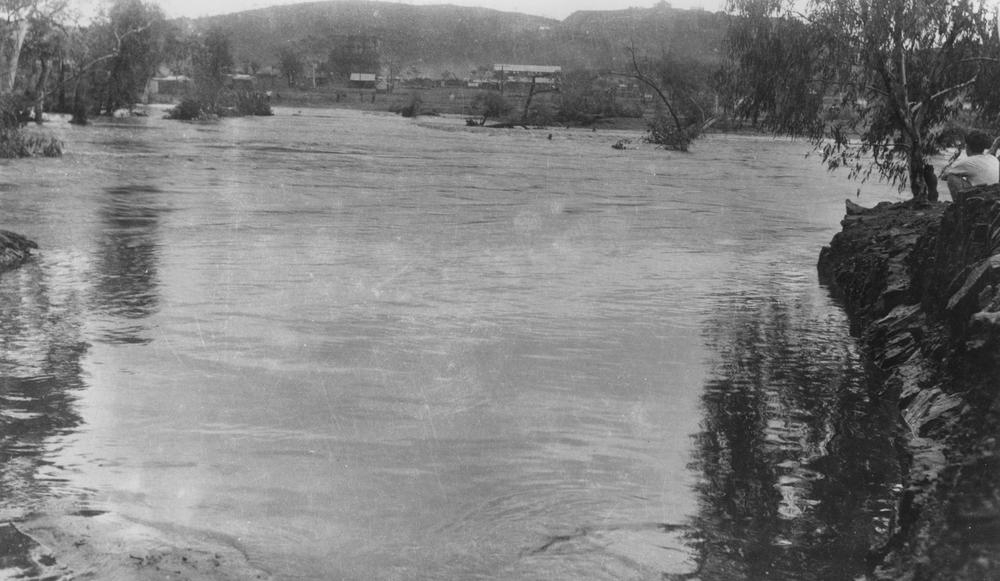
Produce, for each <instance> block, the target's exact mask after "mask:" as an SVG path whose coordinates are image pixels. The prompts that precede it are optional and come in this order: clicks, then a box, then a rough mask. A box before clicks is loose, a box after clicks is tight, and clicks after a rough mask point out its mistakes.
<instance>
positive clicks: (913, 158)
mask: <svg viewBox="0 0 1000 581" xmlns="http://www.w3.org/2000/svg"><path fill="white" fill-rule="evenodd" d="M909 174H910V176H909V177H910V193H912V194H913V203H914V204H917V205H923V204H926V203H927V179H926V178H925V177H924V155H923V148H921V147H920V146H919V145H917V144H913V150H912V151H911V152H910V171H909Z"/></svg>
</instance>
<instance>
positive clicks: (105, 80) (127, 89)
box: [92, 0, 166, 115]
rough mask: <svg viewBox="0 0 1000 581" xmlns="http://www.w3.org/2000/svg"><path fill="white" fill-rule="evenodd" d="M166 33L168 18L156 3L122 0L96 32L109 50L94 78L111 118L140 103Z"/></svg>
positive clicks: (100, 41)
mask: <svg viewBox="0 0 1000 581" xmlns="http://www.w3.org/2000/svg"><path fill="white" fill-rule="evenodd" d="M165 31H166V18H165V17H164V15H163V12H162V11H161V10H160V8H159V7H158V6H157V5H155V4H151V3H146V2H143V1H142V0H118V2H116V3H115V4H114V5H112V7H111V9H110V11H109V12H108V21H107V22H104V23H101V24H100V25H99V26H98V27H97V30H96V32H95V34H96V35H97V38H98V42H99V43H100V45H101V46H103V47H104V50H105V51H107V58H102V59H101V60H99V64H98V65H97V66H96V67H95V72H94V74H93V77H92V78H93V81H94V85H95V86H94V89H95V90H96V91H97V92H98V93H99V94H100V95H101V105H99V109H100V110H102V111H103V112H104V113H106V114H108V115H110V114H113V113H114V112H115V111H116V110H117V109H122V108H129V109H130V108H131V107H132V106H133V105H134V104H135V103H137V102H138V101H139V98H140V95H141V94H142V91H143V89H145V87H146V83H147V82H149V79H151V78H152V77H153V75H154V74H155V73H156V67H157V65H158V64H159V58H160V56H161V54H162V53H163V52H164V39H165V35H164V33H165Z"/></svg>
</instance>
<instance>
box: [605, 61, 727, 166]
mask: <svg viewBox="0 0 1000 581" xmlns="http://www.w3.org/2000/svg"><path fill="white" fill-rule="evenodd" d="M626 50H627V51H628V53H629V61H630V65H631V69H630V70H629V71H628V72H623V73H618V74H619V75H623V76H628V77H632V78H633V79H635V80H637V81H639V83H640V84H641V85H643V86H644V87H646V88H647V89H649V90H651V91H652V92H653V93H655V94H656V110H657V113H656V115H655V116H654V118H653V119H652V121H650V123H649V136H648V137H647V140H648V141H650V142H651V143H655V144H656V145H659V146H661V147H664V148H667V149H675V150H678V151H687V149H688V147H689V146H690V144H691V142H692V141H694V140H695V139H697V138H698V136H699V135H701V133H702V132H703V131H704V130H705V129H706V128H707V127H708V126H710V125H711V124H712V123H713V121H714V119H713V118H712V117H711V116H709V115H708V113H707V112H706V107H705V105H704V101H705V100H706V95H708V94H713V95H714V91H713V90H712V88H711V82H712V74H711V72H712V71H714V70H715V68H716V65H710V64H707V63H704V62H701V61H699V60H698V59H695V58H688V57H684V58H682V57H680V56H679V55H676V54H669V53H668V54H664V55H663V56H662V57H660V58H659V59H651V58H649V57H646V56H643V55H640V54H639V53H638V52H637V50H636V47H635V44H634V43H633V44H631V45H629V46H628V47H626Z"/></svg>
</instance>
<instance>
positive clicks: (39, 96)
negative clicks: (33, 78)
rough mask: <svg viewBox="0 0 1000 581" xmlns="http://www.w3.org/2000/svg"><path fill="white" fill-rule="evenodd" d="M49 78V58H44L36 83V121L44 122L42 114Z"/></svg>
mask: <svg viewBox="0 0 1000 581" xmlns="http://www.w3.org/2000/svg"><path fill="white" fill-rule="evenodd" d="M48 78H49V59H47V58H42V69H41V71H39V73H38V82H37V83H35V123H38V124H39V125H41V124H42V115H43V114H44V113H45V84H46V82H47V81H48Z"/></svg>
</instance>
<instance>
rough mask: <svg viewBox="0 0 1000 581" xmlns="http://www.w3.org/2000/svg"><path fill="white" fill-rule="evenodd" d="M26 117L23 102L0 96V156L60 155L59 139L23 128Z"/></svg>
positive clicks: (26, 110)
mask: <svg viewBox="0 0 1000 581" xmlns="http://www.w3.org/2000/svg"><path fill="white" fill-rule="evenodd" d="M28 118H29V115H28V109H27V108H26V107H25V106H24V103H22V102H21V101H19V100H17V99H15V98H13V97H11V96H5V97H3V98H0V157H2V158H16V157H35V156H44V157H59V156H61V155H62V148H63V144H62V142H61V141H59V140H58V139H56V138H54V137H49V136H43V135H36V134H30V133H28V132H26V131H25V130H24V125H25V123H26V122H27V120H28Z"/></svg>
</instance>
